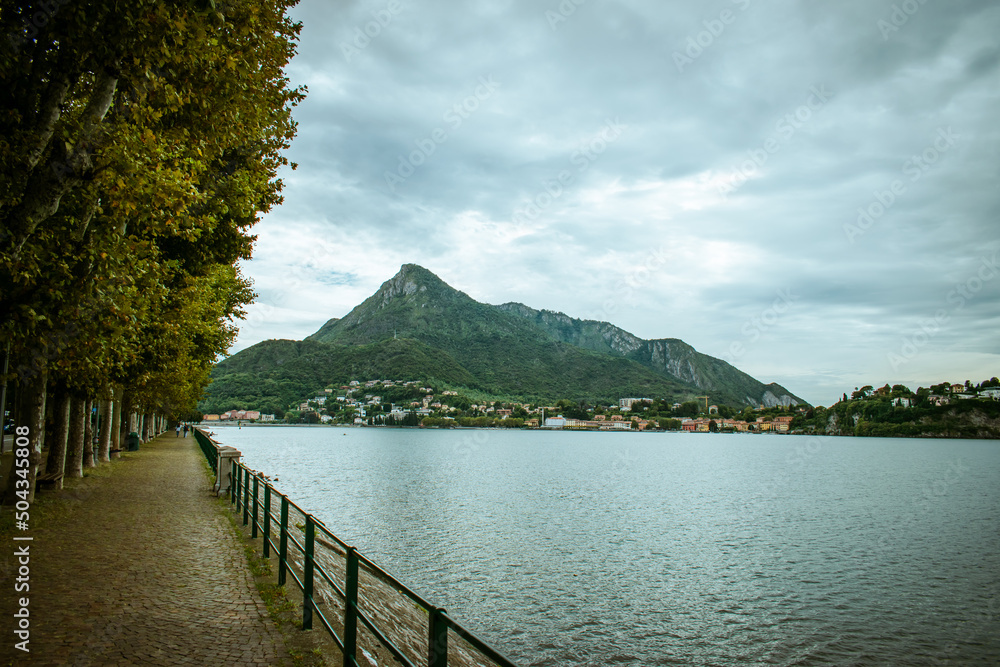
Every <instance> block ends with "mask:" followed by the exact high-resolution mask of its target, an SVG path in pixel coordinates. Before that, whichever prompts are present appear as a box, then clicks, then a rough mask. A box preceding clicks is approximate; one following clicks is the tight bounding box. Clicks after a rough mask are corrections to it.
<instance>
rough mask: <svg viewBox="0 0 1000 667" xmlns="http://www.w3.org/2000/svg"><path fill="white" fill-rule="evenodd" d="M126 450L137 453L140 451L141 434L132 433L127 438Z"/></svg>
mask: <svg viewBox="0 0 1000 667" xmlns="http://www.w3.org/2000/svg"><path fill="white" fill-rule="evenodd" d="M125 449H126V450H128V451H130V452H137V451H139V434H138V433H136V432H135V431H132V432H131V433H129V434H128V436H127V437H126V438H125Z"/></svg>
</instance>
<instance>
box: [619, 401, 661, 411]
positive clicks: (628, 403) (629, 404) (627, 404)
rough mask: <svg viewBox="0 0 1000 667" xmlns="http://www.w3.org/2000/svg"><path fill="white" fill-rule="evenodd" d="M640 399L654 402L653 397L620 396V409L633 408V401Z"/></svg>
mask: <svg viewBox="0 0 1000 667" xmlns="http://www.w3.org/2000/svg"><path fill="white" fill-rule="evenodd" d="M640 401H646V402H648V403H652V402H653V399H651V398H620V399H618V409H619V410H622V411H626V410H631V409H632V404H633V403H638V402H640Z"/></svg>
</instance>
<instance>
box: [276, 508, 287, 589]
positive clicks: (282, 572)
mask: <svg viewBox="0 0 1000 667" xmlns="http://www.w3.org/2000/svg"><path fill="white" fill-rule="evenodd" d="M278 530H279V531H281V532H280V537H279V538H278V585H279V586H284V585H285V576H286V570H288V498H286V497H285V496H284V495H282V496H281V526H280V527H279V528H278Z"/></svg>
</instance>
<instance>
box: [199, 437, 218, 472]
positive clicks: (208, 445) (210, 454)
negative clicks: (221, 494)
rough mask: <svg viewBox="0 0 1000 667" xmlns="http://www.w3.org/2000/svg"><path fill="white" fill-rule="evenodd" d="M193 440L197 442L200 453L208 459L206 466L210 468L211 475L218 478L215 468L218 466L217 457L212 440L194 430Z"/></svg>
mask: <svg viewBox="0 0 1000 667" xmlns="http://www.w3.org/2000/svg"><path fill="white" fill-rule="evenodd" d="M194 439H195V440H197V441H198V446H199V447H201V452H202V453H203V454H204V455H205V458H206V459H208V465H210V466H212V474H213V475H215V476H216V477H218V476H219V471H218V470H217V469H216V468H218V466H219V456H218V451H217V450H216V449H215V444H214V443H213V442H212V439H211V438H209V437H208V436H207V435H205V434H204V433H202V432H201V431H200V430H198V429H195V430H194Z"/></svg>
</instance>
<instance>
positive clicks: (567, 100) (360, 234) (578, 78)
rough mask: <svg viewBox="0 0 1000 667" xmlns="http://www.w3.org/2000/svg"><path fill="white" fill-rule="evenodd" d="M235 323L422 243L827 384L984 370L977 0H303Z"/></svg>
mask: <svg viewBox="0 0 1000 667" xmlns="http://www.w3.org/2000/svg"><path fill="white" fill-rule="evenodd" d="M293 16H294V17H295V18H296V19H297V20H300V21H302V22H303V31H302V40H301V44H300V48H299V55H298V56H297V57H296V58H295V60H294V61H293V64H292V66H291V67H290V69H289V76H290V77H291V79H292V81H293V82H294V83H296V84H300V85H307V86H308V87H309V96H308V98H307V100H306V101H305V102H304V103H303V104H302V105H301V106H300V107H298V108H297V110H296V119H297V120H298V122H299V134H298V138H297V139H296V141H295V144H294V146H293V147H292V149H291V150H290V152H289V157H290V159H292V160H294V161H296V162H298V163H299V168H298V170H296V171H294V172H292V171H289V172H287V173H286V174H284V179H285V183H286V190H285V203H284V205H283V206H281V207H280V208H279V209H277V210H275V211H274V212H272V213H271V214H269V215H268V216H266V217H265V218H264V220H263V221H262V222H261V223H260V224H259V225H258V227H257V228H256V231H257V233H258V235H259V239H258V242H257V245H256V250H255V258H254V259H253V260H252V261H250V262H248V263H247V264H246V265H245V267H244V270H245V272H246V273H247V275H249V276H250V277H251V278H252V279H253V280H254V282H255V285H256V289H257V291H258V293H259V294H260V298H259V300H258V303H257V304H255V305H254V306H251V308H250V312H249V316H248V318H247V321H246V322H245V323H244V324H243V327H242V331H241V334H240V338H239V341H238V343H237V345H236V346H235V347H234V351H235V350H239V349H242V348H244V347H247V346H249V345H252V344H254V343H256V342H259V341H261V340H264V339H268V338H296V339H299V338H303V337H305V336H307V335H309V334H310V333H312V332H314V331H315V330H316V329H318V328H319V327H320V325H321V324H322V323H323V322H324V321H326V320H327V319H328V318H330V317H342V316H343V315H345V314H346V313H347V312H349V311H350V309H351V308H352V307H353V306H355V305H357V304H358V303H360V302H361V301H362V300H364V299H365V298H366V297H368V296H369V295H371V294H372V293H373V292H374V291H375V290H377V289H378V287H379V285H380V284H381V283H382V282H383V281H385V280H387V279H388V278H390V277H391V276H392V275H394V274H395V273H396V272H397V271H398V269H399V266H400V265H401V264H403V263H408V262H412V263H416V264H420V265H422V266H424V267H426V268H428V269H430V270H431V271H433V272H435V273H436V274H437V275H439V276H440V277H441V278H442V279H444V280H445V281H446V282H447V283H449V284H450V285H452V286H453V287H456V288H458V289H460V290H462V291H464V292H466V293H467V294H469V295H470V296H472V297H473V298H475V299H477V300H479V301H484V302H488V303H504V302H507V301H519V302H522V303H525V304H528V305H530V306H532V307H535V308H547V309H552V310H557V311H562V312H565V313H567V314H569V315H571V316H574V317H580V318H592V319H600V320H607V321H610V322H612V323H614V324H616V325H618V326H620V327H622V328H624V329H626V330H628V331H630V332H632V333H634V334H636V335H638V336H641V337H643V338H666V337H674V338H680V339H682V340H684V341H686V342H688V343H690V344H691V345H693V346H694V347H695V348H697V349H698V350H699V351H701V352H704V353H706V354H710V355H713V356H716V357H720V358H723V359H726V360H727V361H730V362H731V363H733V364H734V365H736V366H737V367H738V368H740V369H741V370H744V371H746V372H748V373H750V374H751V375H753V376H755V377H757V378H758V379H761V380H763V381H765V382H769V381H777V382H780V383H781V384H783V385H785V386H786V387H788V388H789V389H790V390H792V391H793V392H795V393H797V394H799V395H800V396H802V397H803V398H805V399H806V400H808V401H810V402H812V403H814V404H823V405H829V404H831V403H833V402H835V401H836V400H837V398H838V397H839V396H840V394H841V393H842V392H844V391H847V392H850V391H851V390H852V389H853V388H854V387H856V386H859V385H862V384H874V385H876V386H878V385H881V384H884V383H885V382H889V383H904V384H907V385H909V386H911V388H913V389H916V387H917V386H919V385H924V386H926V385H928V384H930V383H936V382H941V381H944V380H949V381H964V380H965V379H971V380H974V381H979V380H982V379H986V378H989V377H991V376H993V375H1000V335H998V331H1000V308H998V304H1000V268H997V267H996V266H995V263H997V262H998V254H997V253H998V251H1000V233H998V230H1000V225H998V218H1000V187H998V180H1000V179H998V177H1000V40H998V39H997V34H998V33H1000V4H998V3H997V2H996V1H995V0H951V1H949V2H941V1H938V0H906V1H905V2H902V1H900V0H840V1H838V2H836V3H834V2H819V1H816V0H786V1H784V2H763V0H715V1H708V2H695V1H693V0H620V1H616V2H612V1H610V0H609V1H602V0H563V1H562V2H561V3H560V2H558V1H557V0H549V1H547V2H546V1H544V0H543V1H540V2H539V1H530V2H529V1H527V0H525V1H514V0H506V1H505V0H485V1H465V2H457V1H456V2H435V3H427V2H425V3H415V2H408V1H407V0H390V1H387V0H374V1H372V2H367V1H364V2H345V1H334V2H331V1H330V0H303V1H302V3H301V4H300V5H299V6H298V7H297V8H296V9H295V10H294V11H293Z"/></svg>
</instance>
